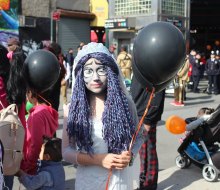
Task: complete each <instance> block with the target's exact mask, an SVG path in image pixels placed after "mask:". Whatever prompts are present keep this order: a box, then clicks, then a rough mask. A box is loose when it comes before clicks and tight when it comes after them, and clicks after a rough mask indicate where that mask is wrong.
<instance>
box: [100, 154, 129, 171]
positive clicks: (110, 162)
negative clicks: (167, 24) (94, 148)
mask: <svg viewBox="0 0 220 190" xmlns="http://www.w3.org/2000/svg"><path fill="white" fill-rule="evenodd" d="M100 159H101V160H100V164H101V166H102V167H104V168H106V169H113V168H114V169H119V170H121V169H124V168H125V167H127V166H128V164H129V162H130V160H131V153H130V152H128V151H123V152H122V153H121V154H101V155H100Z"/></svg>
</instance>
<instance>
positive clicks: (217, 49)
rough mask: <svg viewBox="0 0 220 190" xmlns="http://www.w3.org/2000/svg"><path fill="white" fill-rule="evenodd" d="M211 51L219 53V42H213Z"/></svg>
mask: <svg viewBox="0 0 220 190" xmlns="http://www.w3.org/2000/svg"><path fill="white" fill-rule="evenodd" d="M213 51H220V41H219V40H215V42H214V45H213Z"/></svg>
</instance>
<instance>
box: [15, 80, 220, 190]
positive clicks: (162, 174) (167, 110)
mask: <svg viewBox="0 0 220 190" xmlns="http://www.w3.org/2000/svg"><path fill="white" fill-rule="evenodd" d="M206 86H207V82H206V81H201V82H200V86H199V87H200V88H201V91H203V90H204V89H205V88H206ZM186 98H187V99H186V101H185V106H184V107H175V106H172V105H171V104H170V103H171V102H172V101H173V94H167V95H166V99H165V107H164V113H163V116H162V120H161V121H160V122H159V124H158V128H157V129H158V131H157V150H158V157H159V169H160V171H159V179H158V190H181V189H183V190H219V189H220V180H219V181H218V182H207V181H205V180H204V179H203V177H202V170H201V169H200V168H198V167H196V166H194V165H193V164H192V165H191V166H190V167H189V168H188V169H179V168H178V167H177V166H176V165H175V158H176V156H177V155H178V152H177V149H178V147H179V145H180V143H179V138H180V137H182V136H183V135H173V134H171V133H169V132H168V131H167V130H166V127H165V121H166V119H167V118H168V117H169V116H171V115H178V116H180V117H182V118H187V117H192V116H196V115H197V112H198V110H199V109H200V108H201V107H213V108H216V107H217V105H218V104H219V103H220V95H208V94H205V93H196V94H195V93H191V92H187V95H186ZM62 117H63V114H62V101H61V106H60V109H59V124H60V126H59V130H58V132H57V135H58V137H61V134H62ZM63 164H64V169H65V173H66V189H69V190H74V182H75V181H74V179H75V173H76V169H75V168H74V166H73V165H71V164H68V163H65V162H63ZM136 172H138V171H136ZM18 189H19V182H18V180H17V179H16V178H15V183H14V188H13V190H18ZM20 189H21V190H23V189H24V188H23V187H21V188H20Z"/></svg>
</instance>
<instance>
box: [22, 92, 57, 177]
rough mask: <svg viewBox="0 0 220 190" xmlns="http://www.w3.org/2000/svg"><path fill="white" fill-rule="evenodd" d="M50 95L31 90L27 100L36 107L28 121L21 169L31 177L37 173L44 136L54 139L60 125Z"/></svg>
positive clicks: (31, 111)
mask: <svg viewBox="0 0 220 190" xmlns="http://www.w3.org/2000/svg"><path fill="white" fill-rule="evenodd" d="M48 93H49V92H48V91H45V92H43V93H40V92H36V91H35V90H34V89H31V88H30V89H28V91H27V99H28V101H29V102H30V103H32V104H33V105H34V107H33V108H31V110H30V114H29V117H28V120H27V128H26V136H25V141H24V149H23V153H24V157H23V160H22V162H21V169H22V170H23V171H24V172H26V173H28V174H30V175H35V174H36V172H37V160H38V157H39V153H40V150H41V146H42V144H43V140H42V139H43V136H48V137H53V135H54V134H55V132H56V130H57V128H58V125H59V124H58V112H57V111H56V110H55V109H53V108H52V107H51V104H50V103H49V102H48Z"/></svg>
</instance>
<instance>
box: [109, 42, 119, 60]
mask: <svg viewBox="0 0 220 190" xmlns="http://www.w3.org/2000/svg"><path fill="white" fill-rule="evenodd" d="M115 50H116V46H115V45H111V46H110V47H109V52H110V53H111V54H112V56H113V57H114V58H115V59H116V58H117V56H116V53H115Z"/></svg>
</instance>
